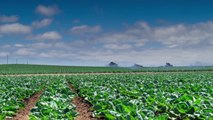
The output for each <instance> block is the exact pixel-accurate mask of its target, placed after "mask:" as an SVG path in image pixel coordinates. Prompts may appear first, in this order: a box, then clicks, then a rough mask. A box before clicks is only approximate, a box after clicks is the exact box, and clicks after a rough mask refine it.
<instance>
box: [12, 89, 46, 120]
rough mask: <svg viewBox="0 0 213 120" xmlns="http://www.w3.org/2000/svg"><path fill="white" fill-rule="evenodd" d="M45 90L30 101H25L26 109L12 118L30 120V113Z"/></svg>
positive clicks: (13, 119) (14, 119)
mask: <svg viewBox="0 0 213 120" xmlns="http://www.w3.org/2000/svg"><path fill="white" fill-rule="evenodd" d="M42 92H43V90H41V91H40V92H38V93H36V94H34V95H33V96H31V97H30V98H29V99H25V100H24V102H25V108H23V109H20V110H19V111H18V112H17V114H16V116H14V117H13V118H12V120H29V113H30V110H31V109H32V108H33V107H34V106H35V104H36V102H37V101H38V100H39V97H40V95H41V94H42Z"/></svg>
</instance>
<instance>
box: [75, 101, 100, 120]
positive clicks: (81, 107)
mask: <svg viewBox="0 0 213 120" xmlns="http://www.w3.org/2000/svg"><path fill="white" fill-rule="evenodd" d="M72 103H73V104H74V105H75V106H76V111H77V112H78V113H79V115H78V116H77V118H76V120H98V119H96V118H93V116H92V111H91V110H90V107H91V106H90V105H89V104H87V103H86V102H85V101H84V99H83V98H82V97H75V98H74V99H73V101H72Z"/></svg>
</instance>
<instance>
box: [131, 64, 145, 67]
mask: <svg viewBox="0 0 213 120" xmlns="http://www.w3.org/2000/svg"><path fill="white" fill-rule="evenodd" d="M133 67H135V68H142V67H143V66H142V65H139V64H134V66H133Z"/></svg>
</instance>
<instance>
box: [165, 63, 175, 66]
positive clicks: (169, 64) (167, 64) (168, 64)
mask: <svg viewBox="0 0 213 120" xmlns="http://www.w3.org/2000/svg"><path fill="white" fill-rule="evenodd" d="M165 67H173V65H172V64H171V63H168V62H167V63H166V65H165Z"/></svg>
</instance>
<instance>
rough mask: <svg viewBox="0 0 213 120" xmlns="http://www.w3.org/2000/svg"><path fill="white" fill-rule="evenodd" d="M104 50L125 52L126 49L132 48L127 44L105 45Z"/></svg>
mask: <svg viewBox="0 0 213 120" xmlns="http://www.w3.org/2000/svg"><path fill="white" fill-rule="evenodd" d="M104 48H107V49H114V50H126V49H131V48H132V46H131V45H129V44H119V45H118V44H106V45H104Z"/></svg>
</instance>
